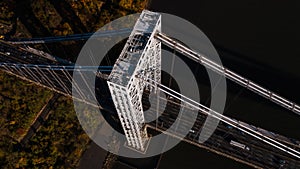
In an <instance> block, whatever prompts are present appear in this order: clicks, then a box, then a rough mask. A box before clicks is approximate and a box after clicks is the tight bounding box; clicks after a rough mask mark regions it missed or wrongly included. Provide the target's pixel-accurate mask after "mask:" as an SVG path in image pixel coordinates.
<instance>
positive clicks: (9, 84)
mask: <svg viewBox="0 0 300 169" xmlns="http://www.w3.org/2000/svg"><path fill="white" fill-rule="evenodd" d="M0 79H1V80H0V91H1V92H0V127H1V130H0V135H7V134H8V135H10V136H11V137H13V138H14V139H16V140H20V139H21V138H22V136H23V135H24V134H25V133H26V131H27V130H28V129H29V127H30V124H31V123H32V121H33V120H34V119H35V117H36V115H37V113H38V112H39V111H40V110H41V108H42V107H43V106H44V105H45V104H46V102H47V101H48V100H49V98H50V97H51V96H52V92H51V91H49V90H46V89H44V88H42V87H38V86H36V85H34V84H32V83H29V82H26V81H24V80H21V79H19V78H17V77H15V76H11V75H8V74H6V73H4V72H2V71H0Z"/></svg>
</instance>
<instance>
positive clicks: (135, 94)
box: [107, 10, 161, 152]
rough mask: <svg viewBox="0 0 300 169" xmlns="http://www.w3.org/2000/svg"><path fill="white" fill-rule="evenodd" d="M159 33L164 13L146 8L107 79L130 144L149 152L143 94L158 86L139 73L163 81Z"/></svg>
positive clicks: (154, 89) (139, 149)
mask: <svg viewBox="0 0 300 169" xmlns="http://www.w3.org/2000/svg"><path fill="white" fill-rule="evenodd" d="M157 32H161V15H160V14H159V13H155V12H150V11H147V10H144V11H143V12H142V13H141V15H140V17H139V19H138V20H137V22H136V24H135V26H134V28H133V31H132V32H131V34H130V36H129V38H128V40H127V42H126V44H125V46H124V48H123V50H122V52H121V54H120V56H119V58H118V59H117V61H116V63H115V65H114V67H113V70H112V72H111V74H110V75H109V78H108V81H107V83H108V86H109V90H110V92H111V95H112V99H113V102H114V105H115V107H116V110H117V113H118V116H119V119H120V121H121V124H122V127H123V130H124V132H125V136H126V139H127V144H128V146H129V147H132V148H134V149H136V150H138V151H141V152H144V151H146V143H147V141H148V136H147V131H146V128H145V127H144V126H145V119H144V114H143V108H142V94H143V91H144V89H145V88H146V89H148V90H150V91H156V87H154V86H155V84H153V85H151V83H149V82H144V81H142V80H140V79H138V78H137V77H136V76H137V74H138V73H141V72H142V73H143V76H144V77H146V78H147V79H151V80H154V81H156V82H159V83H160V80H161V42H160V41H159V40H157V39H155V38H154V35H155V33H157ZM149 84H150V85H149Z"/></svg>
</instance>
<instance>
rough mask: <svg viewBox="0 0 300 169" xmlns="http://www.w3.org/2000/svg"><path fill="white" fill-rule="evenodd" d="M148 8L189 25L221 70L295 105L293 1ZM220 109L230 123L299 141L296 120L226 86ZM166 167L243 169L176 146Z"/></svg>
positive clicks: (157, 3) (214, 0) (299, 97)
mask: <svg viewBox="0 0 300 169" xmlns="http://www.w3.org/2000/svg"><path fill="white" fill-rule="evenodd" d="M148 9H150V10H153V11H158V12H164V13H170V14H173V15H177V16H179V17H182V18H184V19H186V20H188V21H190V22H191V23H193V24H195V25H196V26H197V27H199V28H200V29H201V30H202V31H203V32H204V33H205V34H206V35H207V36H208V38H209V39H210V40H211V41H212V43H213V44H214V45H215V47H216V49H217V51H218V53H219V55H220V58H221V60H222V62H223V65H224V66H225V67H228V68H230V69H232V70H234V71H235V72H238V73H239V74H241V75H243V76H245V77H247V78H249V79H251V80H253V81H254V82H257V83H258V84H261V85H262V86H264V87H266V88H268V89H271V90H272V91H274V92H276V93H278V94H280V95H282V96H284V97H285V98H288V99H290V100H292V101H294V102H296V103H300V90H299V86H300V56H299V55H300V47H299V43H300V33H299V30H300V23H299V22H300V20H299V17H300V12H299V11H300V3H299V2H292V1H290V0H287V1H284V2H283V1H280V0H264V1H258V0H243V1H240V0H229V1H218V0H199V1H198V0H185V1H182V0H181V1H178V0H152V1H151V2H150V3H149V6H148ZM238 93H239V94H238ZM237 94H238V95H237ZM225 110H226V111H225V114H226V115H228V116H231V117H233V118H235V119H239V120H241V121H244V122H247V123H250V124H253V125H255V126H259V127H261V128H264V129H267V130H269V131H273V132H276V133H279V134H282V135H284V136H287V137H292V138H296V139H298V140H300V134H299V133H300V132H299V127H300V117H299V116H297V115H295V114H294V113H292V112H290V111H287V110H285V109H283V108H281V107H279V106H277V105H275V104H274V103H272V102H270V101H268V100H266V99H264V98H261V97H259V96H257V95H256V94H253V93H252V92H249V91H247V90H246V89H245V90H243V89H242V87H238V86H237V85H235V84H233V83H231V82H228V97H227V106H226V108H225ZM168 168H174V169H175V168H211V169H213V168H220V169H221V168H222V169H223V168H224V169H227V168H248V167H247V166H245V165H243V164H239V163H237V162H235V161H233V160H229V159H227V158H224V157H221V156H218V155H215V154H213V153H210V152H207V151H205V150H203V149H200V148H196V147H194V146H192V145H188V144H186V143H181V144H179V145H178V146H176V147H175V148H173V149H172V150H170V151H168V152H167V153H165V154H164V155H163V156H162V160H161V163H160V169H168Z"/></svg>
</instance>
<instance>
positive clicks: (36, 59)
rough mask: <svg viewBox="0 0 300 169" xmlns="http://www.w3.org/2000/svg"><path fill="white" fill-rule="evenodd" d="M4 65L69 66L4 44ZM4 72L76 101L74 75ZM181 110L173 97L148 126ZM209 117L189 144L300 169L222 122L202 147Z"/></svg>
mask: <svg viewBox="0 0 300 169" xmlns="http://www.w3.org/2000/svg"><path fill="white" fill-rule="evenodd" d="M0 62H3V63H13V64H31V65H57V66H59V65H65V66H68V65H66V64H65V63H66V62H64V64H62V62H60V60H57V59H55V58H54V57H53V58H52V59H51V57H50V58H49V56H47V57H46V56H45V53H43V52H41V53H40V54H39V53H36V52H34V53H32V52H30V51H28V49H26V48H22V47H15V46H13V45H10V44H8V43H5V42H3V41H0ZM70 65H71V64H70ZM1 69H2V70H4V71H7V72H9V73H12V74H14V75H17V76H18V77H20V78H23V79H25V80H29V81H31V82H35V83H36V84H38V85H41V86H44V87H47V88H49V89H51V90H54V91H56V92H59V93H61V94H64V95H66V96H69V97H72V96H71V92H70V91H71V89H72V84H71V79H70V78H71V75H72V71H63V70H52V71H51V70H45V71H44V70H42V72H41V70H39V69H38V70H35V69H33V70H25V69H21V68H17V67H10V66H6V67H4V66H1ZM30 71H32V72H30ZM33 71H35V72H33ZM26 72H27V73H26ZM34 73H36V74H37V75H41V76H34V75H33V74H34ZM38 73H39V74H38ZM54 73H55V74H54ZM66 73H69V74H66ZM39 77H40V78H39ZM97 78H98V79H100V81H101V82H103V83H100V84H101V85H102V87H101V88H106V87H107V86H106V83H105V80H106V78H107V76H105V75H102V76H97ZM101 92H102V93H101V94H103V97H102V99H103V98H104V97H106V98H107V100H109V99H108V97H109V95H108V94H109V92H108V93H107V91H103V90H102V91H101ZM81 99H82V100H85V101H88V100H87V99H86V98H85V99H83V98H81ZM158 99H164V98H158ZM147 102H148V100H147V99H146V98H144V99H143V103H145V105H146V103H147ZM106 103H107V104H106V107H108V109H109V111H113V110H114V108H113V105H112V104H109V101H107V102H106ZM180 106H183V105H180V104H179V101H178V100H176V99H174V98H172V97H169V98H167V108H166V109H163V107H160V109H159V111H164V112H163V113H162V116H161V117H159V118H158V119H157V120H155V121H153V122H151V123H149V124H147V126H148V127H149V128H152V129H155V130H157V131H164V130H166V129H167V128H169V127H170V126H171V125H172V123H173V122H174V121H175V119H176V117H177V112H178V109H179V108H180ZM153 107H156V106H151V107H150V112H152V113H150V114H148V116H151V115H153V116H154V115H155V114H156V112H157V109H153ZM185 111H186V112H187V113H188V112H189V111H191V108H189V106H187V107H185ZM206 117H207V115H205V113H203V112H201V111H199V115H198V118H197V120H196V122H195V124H194V126H193V128H192V129H191V130H190V132H189V134H188V135H187V136H185V141H186V142H189V143H191V144H194V145H197V146H199V147H202V148H205V149H208V150H210V151H213V152H216V153H218V154H222V155H224V156H226V157H229V158H232V159H235V160H237V161H240V162H243V163H246V164H248V165H250V166H253V167H256V168H300V161H299V159H297V158H295V157H293V156H291V155H289V154H287V153H285V152H283V151H281V150H278V149H276V148H274V147H272V146H270V145H269V144H266V143H264V142H262V141H260V140H257V139H255V138H253V137H252V136H250V135H247V134H246V133H243V132H241V131H239V130H238V129H235V128H233V127H232V126H230V125H228V124H225V123H223V122H220V124H219V125H218V127H217V130H216V131H215V133H214V134H213V135H212V136H211V137H210V139H209V140H207V141H206V142H205V143H203V144H200V143H198V137H199V133H200V130H201V126H202V125H203V123H204V121H205V119H206ZM146 118H147V117H146ZM180 120H181V121H182V125H180V126H178V128H177V130H176V131H174V132H170V133H168V134H170V135H171V136H173V137H178V134H180V130H182V129H183V128H184V127H185V125H184V124H187V123H189V121H190V120H189V119H180ZM240 123H242V122H240ZM243 124H245V123H243ZM245 125H247V124H245ZM247 126H249V127H251V128H253V129H254V130H256V131H259V132H260V133H262V134H264V135H267V136H269V137H271V138H273V139H275V140H277V141H280V142H281V143H284V144H286V145H288V146H290V147H292V148H294V149H295V150H298V151H299V150H300V147H299V145H300V142H298V141H295V140H294V139H289V138H286V137H284V136H281V135H277V134H274V133H271V132H268V131H265V130H263V129H259V128H256V127H254V126H250V125H247Z"/></svg>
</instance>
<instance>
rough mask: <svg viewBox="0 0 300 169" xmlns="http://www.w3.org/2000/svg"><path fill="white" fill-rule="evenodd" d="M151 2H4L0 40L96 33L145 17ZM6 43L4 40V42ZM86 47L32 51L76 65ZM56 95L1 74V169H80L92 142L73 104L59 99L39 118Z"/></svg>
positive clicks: (63, 46)
mask: <svg viewBox="0 0 300 169" xmlns="http://www.w3.org/2000/svg"><path fill="white" fill-rule="evenodd" d="M146 3H147V2H146V0H61V1H56V0H23V1H17V0H2V1H0V35H1V37H4V40H6V39H11V38H26V37H27V38H29V37H46V36H60V35H69V34H75V33H86V32H95V31H96V30H97V29H99V28H100V27H101V26H103V25H104V24H106V23H108V22H110V21H112V20H114V19H116V18H119V17H121V16H125V15H128V14H132V13H136V12H141V10H142V9H144V7H145V5H146ZM2 39H3V38H2ZM83 44H84V41H80V42H62V43H56V44H47V45H34V46H31V47H34V48H37V49H39V50H43V51H45V52H48V53H50V54H52V55H55V56H58V57H62V58H64V59H68V60H71V61H74V60H76V57H77V55H78V53H79V51H80V49H81V47H82V45H83ZM53 95H54V92H53V91H51V90H49V89H45V88H42V87H40V86H37V85H35V84H34V83H32V82H28V81H25V80H22V79H20V78H18V77H16V76H13V75H10V74H7V73H5V72H3V71H0V168H4V169H15V168H76V167H77V166H78V164H79V161H80V157H81V156H82V154H83V153H84V152H85V150H86V149H87V147H88V146H89V143H90V142H91V141H90V139H89V137H88V136H87V134H86V133H85V132H84V131H83V130H82V128H81V126H80V124H79V122H78V119H77V116H76V113H75V111H74V107H73V102H72V99H71V98H66V97H65V96H59V97H58V99H57V100H56V102H55V103H54V104H53V105H51V110H50V111H49V116H47V119H46V120H45V121H42V122H41V126H40V127H39V128H37V129H34V135H33V136H32V137H30V138H29V139H28V141H27V142H26V143H23V142H22V139H24V136H25V135H26V134H27V133H28V132H29V131H30V130H32V124H33V123H34V122H35V120H39V118H38V116H39V112H40V111H41V110H42V109H43V107H44V106H45V105H46V104H48V101H49V99H51V98H52V97H53Z"/></svg>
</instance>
